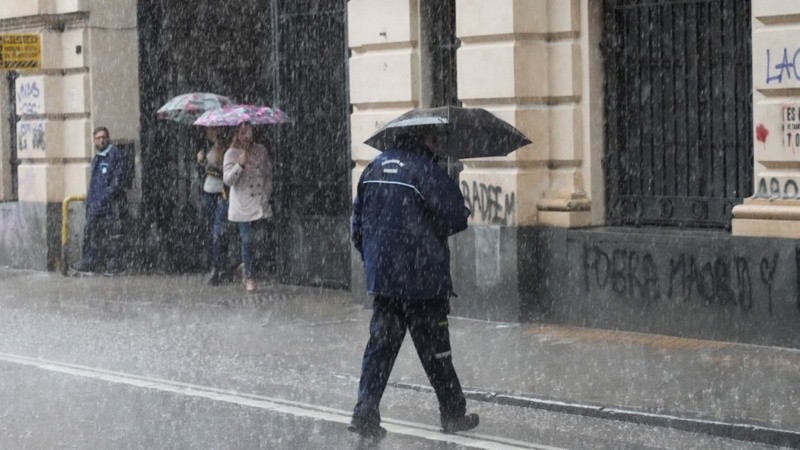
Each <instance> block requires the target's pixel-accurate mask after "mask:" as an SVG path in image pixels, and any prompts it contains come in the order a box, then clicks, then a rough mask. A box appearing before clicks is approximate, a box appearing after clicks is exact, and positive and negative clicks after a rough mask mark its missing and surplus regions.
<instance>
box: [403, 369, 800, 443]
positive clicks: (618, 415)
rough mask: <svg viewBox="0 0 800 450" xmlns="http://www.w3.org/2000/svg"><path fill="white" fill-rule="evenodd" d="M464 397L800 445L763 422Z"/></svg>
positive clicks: (491, 395) (471, 392)
mask: <svg viewBox="0 0 800 450" xmlns="http://www.w3.org/2000/svg"><path fill="white" fill-rule="evenodd" d="M389 385H390V386H392V387H396V388H400V389H411V390H415V391H425V392H433V389H432V388H431V387H430V386H425V385H419V384H411V383H396V382H394V383H393V382H390V383H389ZM464 396H465V397H467V398H468V399H470V400H475V401H479V402H487V403H494V404H497V405H503V406H516V407H520V408H534V409H542V410H545V411H552V412H557V413H563V414H572V415H579V416H585V417H592V418H595V419H605V420H618V421H623V422H631V423H635V424H638V425H647V426H655V427H662V428H671V429H675V430H680V431H688V432H692V433H703V434H708V435H712V436H719V437H724V438H729V439H735V440H739V441H747V442H757V443H761V444H768V445H775V446H780V447H791V448H800V431H792V430H784V429H780V428H771V427H765V426H761V425H755V424H748V423H740V422H724V421H720V420H715V419H708V418H703V417H700V416H697V417H690V416H689V415H682V416H679V415H675V414H663V413H653V412H648V411H639V410H636V409H633V408H627V409H626V408H619V407H612V406H603V405H592V404H586V403H576V402H569V401H561V400H553V399H546V398H540V397H535V396H521V395H510V394H502V393H496V392H489V391H483V390H479V389H472V388H465V389H464Z"/></svg>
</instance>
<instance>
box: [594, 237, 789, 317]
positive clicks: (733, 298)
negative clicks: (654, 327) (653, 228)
mask: <svg viewBox="0 0 800 450" xmlns="http://www.w3.org/2000/svg"><path fill="white" fill-rule="evenodd" d="M754 261H756V263H755V264H754V263H753V262H754ZM783 264H785V262H781V261H780V258H779V256H778V253H777V252H774V253H765V254H763V255H757V256H756V257H755V259H754V257H753V255H732V256H706V255H705V254H703V255H701V254H695V253H692V252H690V251H687V252H682V253H680V254H677V255H671V256H670V257H669V259H666V258H664V259H663V260H659V259H657V258H655V257H654V256H653V255H652V254H651V253H649V252H646V251H640V250H635V249H629V248H613V249H611V250H608V251H606V250H604V249H602V248H600V247H599V246H597V245H591V244H586V245H584V247H583V258H582V277H583V279H582V283H583V287H584V289H585V291H586V292H589V293H591V292H602V291H606V290H611V291H612V292H613V293H614V294H616V295H619V296H622V297H625V298H629V299H641V300H643V301H650V302H658V301H664V300H678V301H682V302H702V303H705V304H716V305H720V306H728V305H731V306H735V307H737V308H738V309H740V310H741V311H743V312H749V311H751V310H752V309H753V308H754V307H755V306H758V305H757V303H759V302H764V305H763V306H764V307H765V308H766V310H767V311H768V312H769V313H772V308H773V304H772V302H773V299H772V288H773V282H774V280H775V277H776V275H778V273H779V268H780V267H781V266H782V265H783ZM784 276H786V274H784ZM756 287H759V288H764V290H765V291H766V292H767V295H766V296H764V297H763V298H762V297H761V296H757V295H755V294H754V289H755V288H756Z"/></svg>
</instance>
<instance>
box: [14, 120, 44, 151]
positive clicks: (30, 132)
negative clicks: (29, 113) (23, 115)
mask: <svg viewBox="0 0 800 450" xmlns="http://www.w3.org/2000/svg"><path fill="white" fill-rule="evenodd" d="M44 149H45V142H44V121H42V120H23V121H20V122H19V123H17V150H18V151H25V150H44Z"/></svg>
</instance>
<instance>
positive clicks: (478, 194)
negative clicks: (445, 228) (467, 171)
mask: <svg viewBox="0 0 800 450" xmlns="http://www.w3.org/2000/svg"><path fill="white" fill-rule="evenodd" d="M461 193H462V194H464V200H465V201H466V204H467V207H468V208H469V209H470V210H471V211H472V214H473V217H476V218H477V217H478V215H477V214H478V213H480V220H481V221H483V222H489V223H491V224H493V225H508V223H509V221H513V219H514V215H515V214H516V195H515V194H514V193H513V192H509V193H506V194H503V188H501V187H500V186H493V185H486V184H483V183H480V184H478V182H477V181H473V182H472V188H471V189H470V185H469V183H467V182H466V181H462V182H461Z"/></svg>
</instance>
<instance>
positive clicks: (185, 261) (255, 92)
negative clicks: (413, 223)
mask: <svg viewBox="0 0 800 450" xmlns="http://www.w3.org/2000/svg"><path fill="white" fill-rule="evenodd" d="M346 13H347V11H346V1H345V0H303V1H300V0H260V1H259V0H237V1H232V2H217V1H212V0H203V1H198V2H195V1H191V2H190V1H169V2H165V1H157V0H140V1H139V38H140V89H141V129H142V135H141V141H142V156H141V169H142V205H141V216H142V220H141V221H140V222H141V223H140V228H141V229H140V230H138V231H139V235H140V237H141V242H142V245H141V249H140V252H139V255H138V256H139V259H140V260H141V264H142V266H143V268H144V269H151V270H155V271H194V270H200V269H201V268H200V267H197V266H198V261H199V258H197V254H198V253H197V252H198V250H197V249H196V245H197V244H196V242H197V240H196V239H195V236H196V232H197V229H198V227H197V223H195V220H194V218H197V217H198V212H197V205H196V201H195V198H196V197H197V196H198V192H197V191H198V190H199V186H198V183H197V180H196V176H195V175H194V159H195V154H196V153H197V151H198V150H199V149H200V148H203V147H204V146H207V145H208V143H207V142H206V141H205V140H204V137H203V135H202V133H201V130H197V129H193V128H192V127H186V126H181V125H177V124H173V123H166V122H159V121H157V120H155V116H154V112H155V111H156V109H158V107H159V106H160V105H161V104H163V103H164V102H165V101H166V100H168V99H169V98H170V97H172V96H173V95H177V94H180V93H184V92H193V91H208V92H216V93H220V94H225V95H229V96H231V97H233V98H234V99H235V100H237V101H239V102H242V103H256V104H263V105H272V106H278V107H280V108H281V109H283V110H284V111H286V112H287V113H288V114H289V115H290V116H291V117H292V118H293V119H294V122H293V123H291V124H287V125H280V126H272V127H268V126H262V127H257V128H256V139H257V140H258V141H259V142H261V143H264V144H265V145H267V146H268V147H271V148H272V149H273V151H274V152H275V155H276V158H277V162H278V164H277V169H276V173H275V198H274V201H275V212H276V219H275V226H274V233H273V238H272V242H273V244H272V245H273V249H272V250H274V252H272V253H273V254H274V256H273V259H274V261H273V264H272V267H274V270H276V272H277V274H278V276H279V278H280V280H281V281H283V282H289V283H298V284H321V285H327V286H338V287H347V286H348V285H349V282H350V273H349V267H350V262H349V258H350V250H349V241H348V234H349V233H348V216H349V212H350V206H349V205H350V145H349V104H348V94H347V72H346V69H347V42H346Z"/></svg>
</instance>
